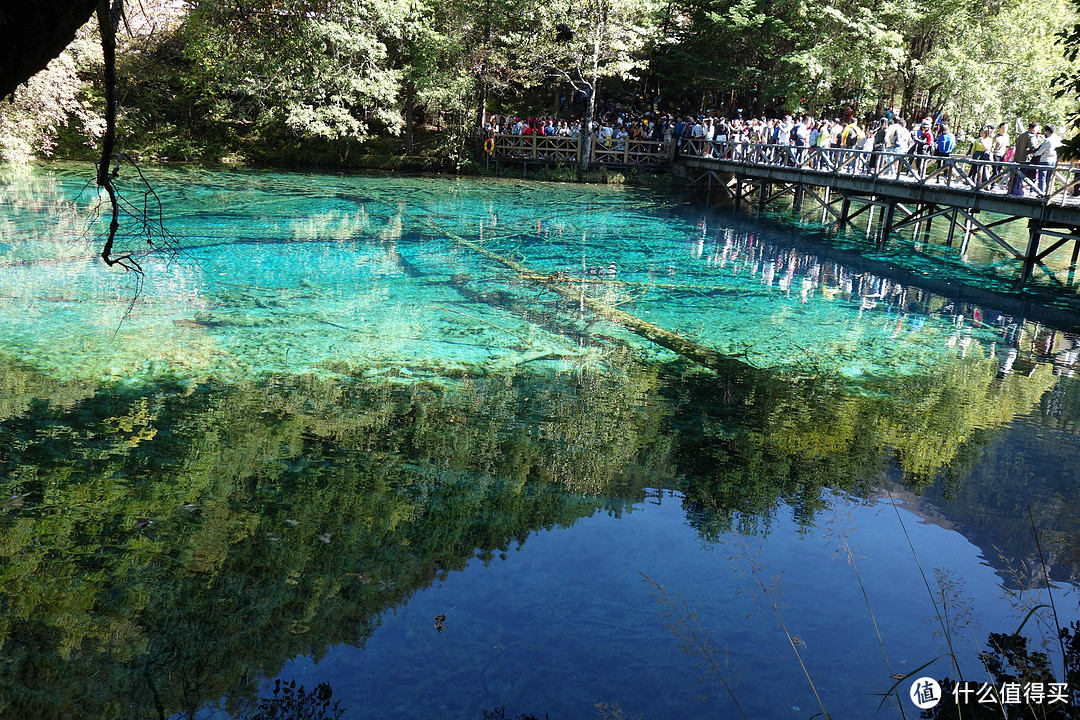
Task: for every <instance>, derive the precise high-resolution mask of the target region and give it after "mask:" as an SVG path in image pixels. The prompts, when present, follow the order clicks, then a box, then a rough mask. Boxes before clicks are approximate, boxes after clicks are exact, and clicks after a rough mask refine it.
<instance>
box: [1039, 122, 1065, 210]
mask: <svg viewBox="0 0 1080 720" xmlns="http://www.w3.org/2000/svg"><path fill="white" fill-rule="evenodd" d="M1043 135H1044V136H1045V139H1044V140H1043V141H1042V143H1041V144H1040V145H1039V148H1038V150H1036V151H1035V155H1034V156H1033V158H1032V163H1033V164H1035V165H1041V166H1043V167H1050V168H1052V167H1054V166H1055V165H1057V149H1058V148H1059V147H1061V137H1060V136H1059V135H1058V134H1057V130H1056V128H1055V127H1054V126H1053V125H1047V126H1046V127H1044V128H1043ZM1038 172H1039V192H1040V193H1042V194H1043V195H1045V194H1046V191H1047V187H1048V186H1047V179H1048V178H1049V176H1050V173H1051V172H1052V171H1051V170H1039V171H1038ZM1050 189H1051V190H1052V189H1053V183H1050Z"/></svg>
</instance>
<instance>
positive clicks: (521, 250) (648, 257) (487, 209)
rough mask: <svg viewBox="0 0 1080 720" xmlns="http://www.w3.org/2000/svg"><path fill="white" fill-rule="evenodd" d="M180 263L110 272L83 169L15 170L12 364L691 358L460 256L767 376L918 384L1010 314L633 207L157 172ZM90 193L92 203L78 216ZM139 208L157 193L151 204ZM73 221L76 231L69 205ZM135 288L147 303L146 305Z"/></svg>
mask: <svg viewBox="0 0 1080 720" xmlns="http://www.w3.org/2000/svg"><path fill="white" fill-rule="evenodd" d="M149 177H150V179H151V181H152V182H153V184H154V185H155V186H156V187H157V195H158V196H160V198H161V201H162V203H163V211H164V214H165V217H166V218H167V223H166V225H167V228H168V230H169V232H171V233H172V234H173V236H174V237H175V241H176V243H177V245H178V246H179V247H181V248H182V250H181V252H180V253H179V254H178V255H176V256H173V255H171V254H169V253H165V252H161V251H158V252H154V251H152V250H148V249H147V248H146V247H145V246H140V245H139V241H140V239H139V238H134V239H132V240H131V241H130V249H131V250H132V251H133V252H135V253H136V254H137V257H139V258H141V259H140V262H141V264H142V265H143V267H144V268H145V269H146V271H147V274H146V277H145V278H144V279H143V281H142V283H141V286H140V285H138V283H137V280H138V279H137V278H136V277H135V276H134V275H133V274H130V273H125V272H123V271H121V270H120V269H119V268H112V269H109V268H106V267H105V266H104V264H102V263H101V262H100V261H98V260H97V259H96V256H95V254H96V251H97V247H96V243H98V242H99V239H98V237H97V235H96V233H90V234H88V233H86V232H85V230H86V228H87V226H88V220H87V216H88V211H89V208H90V206H91V205H92V195H93V191H92V189H87V188H86V171H82V172H81V173H76V172H75V171H73V170H71V169H66V168H54V169H50V170H42V171H38V172H36V173H30V174H24V175H17V176H14V175H9V176H8V177H7V182H8V183H9V189H8V190H7V191H6V194H7V196H8V197H14V199H15V201H14V202H13V203H12V205H13V207H12V211H13V212H11V213H10V214H9V216H8V217H7V218H5V220H4V226H3V233H4V238H5V244H4V246H3V248H2V254H0V302H2V303H3V306H4V310H5V321H4V325H5V328H4V329H5V333H4V335H5V343H6V344H7V346H8V348H9V349H10V350H12V351H16V352H18V353H19V354H20V355H21V356H23V357H24V358H26V359H28V360H31V361H33V362H35V363H37V364H40V365H42V366H55V364H56V362H57V359H58V358H60V357H62V358H63V365H62V366H61V367H56V368H55V369H56V370H57V371H59V372H63V373H65V374H67V375H69V376H85V377H107V376H110V375H112V376H130V375H137V374H139V373H140V372H143V371H145V370H148V369H154V370H160V369H163V368H171V369H173V370H175V371H177V372H179V373H181V374H197V375H198V374H215V375H220V376H226V377H227V376H250V375H252V374H259V373H263V372H267V371H279V370H287V371H302V370H312V369H324V370H325V369H326V368H328V367H330V366H332V365H334V364H335V363H345V364H347V365H348V366H349V367H351V368H354V369H359V370H362V371H365V372H366V373H367V374H369V375H381V374H385V373H387V372H394V373H396V372H402V373H405V374H422V375H427V376H431V375H446V374H455V373H456V374H460V373H462V372H470V373H478V372H487V371H490V370H491V369H492V368H493V367H494V368H499V367H508V366H512V365H516V364H520V363H526V362H528V363H538V364H540V365H545V364H546V365H552V366H555V367H567V366H574V365H580V364H581V363H590V362H593V363H595V362H597V361H598V359H599V357H600V356H602V354H603V347H605V346H607V345H609V344H610V342H611V341H612V339H617V341H618V342H629V343H631V344H633V345H635V346H638V347H640V348H641V349H642V350H643V351H645V352H648V353H653V354H655V355H656V356H657V357H668V358H670V357H673V355H672V354H671V353H670V351H667V350H663V349H660V348H657V347H655V346H652V345H651V344H650V343H648V342H647V341H644V340H642V339H640V338H637V337H635V336H634V335H632V334H631V333H629V332H627V331H626V330H625V329H623V328H619V327H614V326H611V325H610V324H609V323H607V322H606V321H603V320H600V321H597V320H595V319H594V318H592V317H591V316H590V315H589V314H588V313H583V312H581V311H580V309H578V308H576V307H574V304H573V303H572V302H571V301H569V300H567V299H566V298H563V297H560V296H558V295H555V294H554V293H552V292H550V291H545V290H544V288H543V287H541V286H539V285H538V284H537V283H536V282H535V281H530V280H528V279H523V278H521V277H520V276H519V275H518V273H515V272H513V271H511V270H508V269H507V268H506V267H502V266H499V265H498V264H496V263H493V262H492V261H490V260H489V259H486V258H484V257H481V256H479V255H477V253H475V252H473V251H472V250H470V249H469V248H468V247H467V246H465V245H463V244H461V243H459V242H456V241H457V240H459V239H465V240H467V241H471V242H475V243H480V244H481V245H482V246H483V247H484V248H486V249H488V250H490V251H491V252H494V253H497V254H498V255H500V256H502V257H506V258H510V259H512V260H515V261H517V262H520V263H522V264H523V265H525V266H527V267H528V268H530V269H532V270H534V271H535V272H537V273H540V274H544V275H548V276H551V275H556V277H557V278H558V282H560V283H562V284H563V285H565V287H566V288H567V289H569V290H572V291H575V292H577V291H580V292H583V293H585V294H587V295H588V296H590V297H593V298H596V299H598V300H600V301H602V302H604V303H606V304H608V305H610V306H612V307H617V308H619V309H620V310H623V311H626V312H629V313H630V314H631V315H634V316H637V317H638V318H640V319H642V320H645V321H648V322H650V323H654V324H656V325H659V326H660V327H662V328H664V329H666V330H670V331H673V332H675V333H678V334H680V335H682V336H685V337H687V338H689V339H691V340H694V341H696V342H698V343H701V344H702V345H704V346H707V347H711V348H715V349H717V350H720V351H721V352H724V353H728V354H731V355H735V356H738V357H741V358H744V359H745V360H746V361H747V362H748V363H750V364H752V365H754V366H757V367H764V368H776V367H797V368H798V367H801V368H804V369H812V370H814V371H830V372H839V373H842V374H844V375H847V376H849V377H859V376H861V375H864V374H872V375H878V374H889V373H898V372H899V373H904V372H912V371H914V370H916V369H918V368H923V369H925V368H929V367H933V365H934V364H935V363H937V362H940V361H941V360H942V359H943V358H947V357H954V356H958V355H964V354H967V353H978V354H981V355H991V354H994V353H995V352H996V346H997V344H999V343H1000V342H1001V340H1002V338H1003V335H1004V334H1005V333H1006V332H1008V331H1009V325H1010V323H1012V322H1013V321H1012V318H1009V317H998V316H997V315H996V314H995V316H994V317H983V316H981V312H980V311H977V313H978V314H976V315H975V317H965V316H964V312H963V309H962V308H959V307H955V306H953V305H952V304H950V303H948V302H947V301H945V300H943V299H941V298H937V297H935V296H933V295H932V294H930V293H927V292H925V291H920V290H918V289H917V288H911V287H906V286H903V285H899V284H897V283H895V282H892V281H889V280H888V279H885V278H882V277H879V276H875V275H873V274H871V273H868V272H864V271H859V270H858V269H853V268H850V267H847V266H844V265H842V264H839V263H836V262H831V261H828V260H825V259H823V258H820V257H815V256H814V255H812V254H808V253H805V252H797V251H795V250H793V249H791V248H790V247H786V246H785V245H784V244H783V243H782V242H780V241H779V240H778V239H777V238H774V237H770V236H769V234H768V232H767V231H764V230H736V229H733V228H731V227H727V226H724V225H723V224H717V223H716V221H715V219H710V218H709V217H707V216H703V215H702V213H701V211H700V210H696V209H694V208H693V207H689V206H684V205H681V204H678V203H673V202H672V201H670V200H662V199H659V198H658V197H656V196H654V195H653V194H651V193H648V192H645V191H638V190H630V189H613V188H591V187H585V188H582V187H575V186H558V185H525V184H522V183H518V182H483V181H465V182H455V181H445V180H433V179H426V178H367V177H342V176H304V175H280V174H272V173H252V172H244V173H241V172H208V171H193V170H188V171H175V172H170V171H158V172H154V173H149ZM76 198H77V199H76ZM139 199H140V200H141V199H142V198H141V197H139ZM58 209H59V210H62V211H63V212H62V214H61V215H60V218H59V221H58V220H57V219H56V212H57V210H58ZM136 293H138V294H137V297H136Z"/></svg>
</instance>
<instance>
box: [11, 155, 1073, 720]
mask: <svg viewBox="0 0 1080 720" xmlns="http://www.w3.org/2000/svg"><path fill="white" fill-rule="evenodd" d="M145 174H146V179H147V180H148V181H149V183H150V185H151V186H152V188H153V192H150V191H148V189H147V188H146V187H145V186H143V185H142V184H141V183H140V182H138V181H137V179H136V178H135V177H131V176H130V173H127V174H122V176H121V181H122V182H123V185H122V186H121V187H122V190H123V192H124V197H125V199H126V201H127V203H128V205H126V206H125V207H126V209H127V212H130V213H135V214H145V215H146V216H147V217H149V218H150V219H151V223H150V225H149V226H148V229H145V228H143V226H140V225H138V224H137V223H135V222H134V221H133V218H131V217H129V216H128V215H127V214H125V217H124V218H123V221H124V224H123V225H122V228H123V230H122V237H121V238H120V241H119V243H118V245H119V247H118V249H119V250H120V251H122V252H123V251H126V252H130V253H132V255H133V257H134V258H135V259H136V261H137V262H138V264H139V266H140V267H141V268H142V270H143V272H142V274H138V273H134V272H126V271H124V270H123V269H122V268H121V267H119V266H115V267H112V268H109V267H107V266H106V265H105V264H104V263H103V262H102V261H101V260H100V259H99V258H98V257H97V253H98V252H99V251H100V243H101V233H102V228H103V218H102V217H101V214H102V213H101V208H100V206H99V205H100V200H99V198H98V195H97V193H96V190H95V189H94V188H93V187H92V184H91V185H88V181H90V180H91V179H92V171H91V170H90V169H88V168H86V167H78V166H74V165H48V166H37V167H33V168H0V210H2V212H0V307H2V309H3V317H2V319H0V578H2V580H0V668H2V669H0V718H8V717H10V718H20V719H23V718H117V719H120V718H124V719H127V718H160V719H164V718H172V719H173V720H180V719H181V718H183V719H185V720H193V719H194V718H199V719H200V720H202V719H207V718H221V719H224V718H251V717H254V716H255V715H256V713H257V712H258V711H259V708H260V703H261V704H262V709H263V710H264V711H265V709H266V708H267V707H270V706H272V705H273V704H274V702H275V700H274V698H275V695H274V688H275V683H276V682H277V681H283V682H285V683H289V682H293V681H295V684H296V688H297V689H299V688H300V687H301V686H303V688H304V689H305V692H311V691H313V690H315V688H316V687H318V686H320V684H323V683H325V684H326V685H324V686H322V687H324V688H326V687H329V688H332V693H333V694H332V699H333V701H334V702H338V703H339V708H340V710H341V711H342V714H341V717H343V718H421V717H423V718H431V717H437V718H476V719H477V720H481V719H482V718H484V717H485V714H487V716H488V717H503V716H505V718H514V717H517V716H519V715H521V714H532V715H535V716H537V717H541V718H542V717H544V715H545V714H547V715H548V716H549V717H550V718H551V719H552V720H561V719H565V718H582V717H606V718H620V717H626V718H632V717H640V718H644V719H646V720H652V719H660V718H717V717H723V718H737V717H744V716H745V717H750V718H770V719H771V718H777V719H788V718H790V719H792V720H797V719H808V718H811V717H814V716H817V717H821V713H823V712H827V713H828V714H829V715H830V716H832V717H834V718H867V717H872V716H877V717H889V718H893V717H896V718H915V717H918V716H919V709H918V708H916V707H915V705H913V704H912V702H911V700H910V699H909V697H908V689H909V687H910V685H911V684H912V681H913V680H914V679H915V678H916V677H922V676H927V677H932V678H936V679H937V680H938V681H939V682H940V681H942V680H944V679H945V678H953V679H955V678H956V677H957V674H958V673H959V674H960V675H961V676H963V678H964V679H966V680H969V681H975V682H989V681H991V679H992V678H991V677H990V673H989V672H988V670H987V668H986V666H985V664H984V662H983V660H984V659H985V657H984V658H983V660H981V659H980V653H981V652H984V651H986V649H987V641H988V637H989V636H990V634H991V633H1011V632H1013V631H1014V630H1016V629H1017V628H1018V627H1019V626H1020V625H1021V624H1022V623H1023V633H1024V635H1025V636H1026V637H1027V638H1028V642H1029V648H1031V650H1032V651H1033V652H1044V653H1046V655H1047V658H1048V662H1049V665H1050V667H1051V669H1052V671H1053V672H1054V673H1055V677H1058V678H1060V677H1061V676H1062V660H1063V657H1062V656H1063V654H1064V649H1063V648H1062V649H1059V644H1058V642H1057V630H1056V627H1057V626H1066V627H1067V626H1068V625H1069V624H1070V623H1073V622H1075V621H1077V620H1080V595H1078V594H1077V587H1078V585H1077V582H1078V579H1080V522H1078V519H1080V493H1078V490H1080V381H1078V380H1077V378H1076V376H1075V375H1076V371H1077V368H1078V363H1080V335H1078V334H1077V330H1078V328H1080V319H1077V320H1076V321H1075V322H1069V315H1068V313H1067V311H1065V312H1064V314H1063V311H1062V308H1068V307H1070V306H1071V305H1070V303H1072V302H1073V300H1074V298H1068V301H1067V302H1062V301H1060V299H1059V300H1054V299H1050V300H1047V302H1046V312H1041V311H1040V308H1039V307H1038V305H1037V303H1035V302H1034V301H1032V300H1031V299H1030V298H1028V299H1026V300H1025V302H1027V303H1028V308H1029V309H1030V312H1025V313H1023V314H1020V313H1018V312H1017V310H1016V308H1017V307H1018V305H1017V304H1016V303H1015V302H1013V301H1012V300H1010V299H1008V298H1005V297H1004V296H1002V299H1001V302H1000V303H999V304H995V303H994V302H993V301H992V300H990V301H984V300H979V301H975V300H972V299H971V298H972V297H976V296H977V295H975V294H970V293H965V292H963V291H962V289H961V288H959V286H957V289H956V290H955V291H952V292H948V291H947V290H945V289H943V287H945V285H944V284H943V283H942V282H937V281H934V280H932V279H927V280H926V281H925V282H924V281H922V280H920V277H919V276H920V274H925V275H928V276H929V274H930V271H928V270H927V266H926V265H925V264H924V265H920V266H919V267H918V268H917V270H918V271H917V272H913V271H904V270H896V269H895V268H891V267H889V265H888V262H889V261H890V258H889V257H886V256H885V255H884V254H883V253H882V252H881V251H880V250H879V251H872V250H868V251H866V252H865V253H862V251H861V246H860V242H859V238H858V237H857V233H856V232H855V231H852V234H851V235H850V236H846V235H843V236H840V237H831V236H830V235H829V234H828V233H825V232H818V231H815V230H813V229H807V228H803V229H798V228H795V227H793V226H791V225H790V224H786V223H785V222H783V221H782V220H780V219H779V218H776V217H769V218H757V219H755V218H752V217H751V216H748V215H746V214H736V213H733V212H731V211H730V210H727V209H724V208H718V207H708V206H706V205H705V204H704V203H702V202H700V201H699V200H695V199H692V198H684V197H682V196H679V195H677V194H671V195H669V194H660V193H657V192H653V191H649V190H644V189H634V188H623V187H593V186H578V185H560V184H546V183H538V182H520V181H514V180H480V179H459V180H455V179H446V178H434V177H370V176H340V175H329V174H302V173H276V172H254V171H224V170H221V171H219V170H206V169H186V168H181V169H147V170H145ZM159 203H160V206H159ZM148 241H149V242H148ZM860 254H862V255H864V256H865V257H860ZM946 279H948V278H946ZM937 280H941V278H937ZM977 297H980V298H982V297H986V296H984V295H978V296H977ZM1062 318H1064V321H1062ZM663 338H668V339H667V340H664V339H663ZM658 340H659V342H658ZM699 351H700V352H699ZM709 353H712V354H711V355H710V354H709ZM715 353H720V354H722V356H723V359H722V362H716V363H712V364H711V365H710V366H708V367H706V366H705V365H709V363H705V364H703V363H702V361H701V359H700V358H701V357H706V356H707V357H714V356H715ZM1037 540H1038V542H1037ZM1047 578H1049V579H1050V580H1051V585H1052V588H1051V592H1050V593H1048V591H1047V582H1046V579H1047ZM1051 601H1052V602H1053V608H1052V609H1051V608H1050V607H1048V605H1049V603H1050V602H1051ZM1041 606H1046V607H1041ZM1032 609H1035V612H1034V614H1033V615H1032V616H1031V618H1030V619H1029V620H1028V621H1027V622H1026V623H1025V622H1024V620H1025V617H1027V616H1028V613H1029V611H1030V610H1032ZM1055 612H1056V618H1055V616H1054V615H1055ZM909 673H910V674H911V675H910V677H906V676H908V675H909ZM899 678H902V679H899ZM898 679H899V680H898ZM894 688H895V691H894V692H895V695H894V696H891V697H884V695H885V694H886V693H889V692H890V690H893V689H894ZM1071 690H1072V691H1074V694H1073V695H1072V699H1073V701H1074V702H1075V701H1077V700H1080V698H1078V697H1077V695H1076V693H1080V686H1078V687H1075V688H1071ZM294 692H295V691H294ZM323 692H325V690H324V691H323ZM896 695H898V697H897V696H896ZM276 697H277V701H276V702H277V703H278V706H279V707H280V706H281V702H282V699H281V698H282V696H281V695H280V693H279V694H278V695H277V696H276ZM500 708H503V710H500ZM332 716H333V715H327V717H332Z"/></svg>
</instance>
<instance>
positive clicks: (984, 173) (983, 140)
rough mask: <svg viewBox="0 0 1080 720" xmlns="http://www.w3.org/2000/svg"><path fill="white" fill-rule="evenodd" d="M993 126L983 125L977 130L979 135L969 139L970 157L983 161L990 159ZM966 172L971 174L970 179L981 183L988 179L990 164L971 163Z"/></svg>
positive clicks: (992, 143)
mask: <svg viewBox="0 0 1080 720" xmlns="http://www.w3.org/2000/svg"><path fill="white" fill-rule="evenodd" d="M993 132H994V128H992V127H990V126H989V125H983V126H982V130H980V131H979V136H978V137H977V138H975V139H974V140H972V141H971V159H972V160H975V161H982V162H985V161H987V160H989V159H990V150H991V148H993V146H994V139H993V137H991V136H992V134H993ZM968 174H970V175H971V179H972V180H974V181H975V183H976V184H977V185H983V184H984V183H986V182H987V181H988V180H989V179H990V166H989V165H976V164H975V163H974V162H973V163H971V169H970V170H968Z"/></svg>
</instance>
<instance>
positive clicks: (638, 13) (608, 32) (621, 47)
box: [546, 0, 655, 167]
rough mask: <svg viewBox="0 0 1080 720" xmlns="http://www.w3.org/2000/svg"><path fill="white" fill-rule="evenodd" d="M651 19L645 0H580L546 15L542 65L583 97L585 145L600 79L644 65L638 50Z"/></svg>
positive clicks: (585, 156) (630, 74)
mask: <svg viewBox="0 0 1080 720" xmlns="http://www.w3.org/2000/svg"><path fill="white" fill-rule="evenodd" d="M556 20H561V21H560V22H556ZM654 20H655V9H654V6H653V3H652V2H651V0H622V1H620V2H615V1H614V0H583V1H582V2H577V3H571V4H570V5H569V6H568V7H566V8H562V12H561V14H560V15H558V16H557V17H555V16H551V15H549V16H548V23H547V27H549V28H550V30H549V32H551V35H550V36H549V43H550V45H549V53H550V55H549V57H548V60H547V63H546V64H547V65H548V66H549V68H550V70H551V71H554V72H555V73H557V74H558V75H559V76H561V77H562V78H563V79H565V80H566V81H567V82H568V83H570V85H571V87H573V88H574V90H575V91H576V92H578V93H581V94H583V95H585V96H586V97H587V98H588V100H587V110H586V112H585V123H584V127H583V133H582V142H583V143H584V144H585V147H586V148H588V146H589V142H590V140H591V138H592V126H591V123H592V120H593V119H594V118H595V117H596V96H597V93H598V92H599V89H600V83H601V81H603V80H606V79H608V78H631V77H634V76H635V73H636V72H637V71H638V70H640V69H641V68H643V67H644V56H643V51H644V49H645V47H646V43H647V41H648V38H649V37H650V34H651V32H652V30H653V29H654V27H653V22H654ZM556 31H557V32H556ZM589 159H590V158H589V152H588V151H585V152H582V153H581V164H582V167H584V166H587V165H588V163H589Z"/></svg>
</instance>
